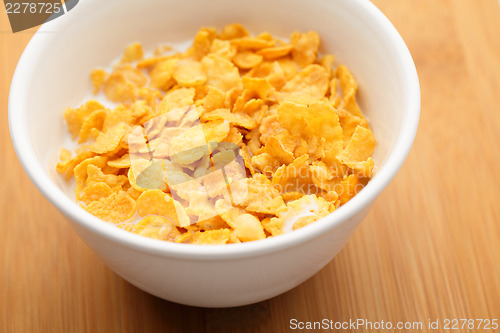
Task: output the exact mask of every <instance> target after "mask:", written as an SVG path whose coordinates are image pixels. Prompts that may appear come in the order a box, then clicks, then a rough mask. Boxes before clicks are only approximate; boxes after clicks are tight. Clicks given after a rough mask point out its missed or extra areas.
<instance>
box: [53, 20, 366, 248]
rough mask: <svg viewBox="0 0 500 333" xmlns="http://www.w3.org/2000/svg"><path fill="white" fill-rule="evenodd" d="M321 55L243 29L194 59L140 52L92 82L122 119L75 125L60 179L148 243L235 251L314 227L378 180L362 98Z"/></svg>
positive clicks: (205, 45)
mask: <svg viewBox="0 0 500 333" xmlns="http://www.w3.org/2000/svg"><path fill="white" fill-rule="evenodd" d="M319 45H320V38H319V36H318V34H317V33H316V32H314V31H310V32H308V33H300V32H294V33H292V35H291V36H290V39H289V42H285V41H282V40H279V39H277V38H274V37H273V36H271V35H270V34H269V33H267V32H264V33H261V34H260V35H258V36H251V35H250V34H249V33H248V31H247V30H246V29H245V28H244V27H243V26H241V25H239V24H230V25H227V26H225V27H224V28H223V29H222V31H220V32H217V31H216V29H214V28H202V29H201V30H199V31H198V33H197V34H196V36H195V37H194V40H193V43H192V45H191V47H189V49H188V50H187V51H185V52H177V53H175V52H174V51H173V50H172V49H171V48H169V47H165V46H160V47H158V48H157V49H156V50H155V52H154V55H153V56H151V57H146V58H145V57H144V54H143V49H142V46H141V44H139V43H134V44H131V45H129V46H128V47H127V48H126V49H125V52H124V54H123V57H122V58H121V60H120V61H119V62H118V63H117V64H115V65H114V66H113V69H112V71H111V72H108V71H106V70H103V69H95V70H93V71H92V73H91V81H92V84H93V87H94V92H95V93H100V92H101V91H102V92H104V95H105V96H106V98H107V99H108V100H109V101H111V102H115V103H116V104H117V105H118V106H116V107H115V108H107V107H104V106H103V105H102V104H101V103H99V102H98V101H96V100H90V101H88V102H87V103H85V104H84V105H82V106H80V107H78V108H75V109H73V108H68V109H66V110H65V111H64V118H65V121H66V124H67V126H68V129H69V132H70V133H71V135H72V136H73V139H75V140H76V139H78V143H79V144H80V145H79V147H78V148H77V149H76V154H75V155H73V154H72V153H71V152H70V151H68V150H67V149H64V148H63V149H62V150H61V153H60V162H59V163H58V164H57V171H58V172H59V173H61V174H62V175H64V176H65V177H66V179H67V180H69V179H71V178H72V177H74V179H75V182H76V189H75V196H76V200H77V201H78V202H79V203H80V204H81V206H82V207H83V208H84V209H86V210H87V211H88V212H90V213H91V214H93V215H95V216H97V217H99V218H101V219H102V220H105V221H109V222H112V223H114V224H116V225H117V226H118V227H121V228H124V229H126V230H128V231H131V232H133V233H136V234H139V235H143V236H146V237H150V238H155V239H161V240H166V241H172V242H178V243H193V244H227V243H240V242H246V241H253V240H259V239H264V238H267V237H271V236H276V235H280V234H282V233H284V232H287V231H288V230H292V229H293V230H295V229H298V228H301V227H304V226H306V225H308V224H310V223H312V222H314V221H316V220H318V219H320V218H322V217H324V216H326V215H328V214H329V213H331V212H333V211H334V210H335V209H337V208H338V207H339V206H341V205H343V204H344V203H346V202H347V201H348V200H350V199H351V198H352V197H353V196H354V195H356V193H358V192H359V191H360V190H361V189H362V188H363V186H365V185H366V183H367V182H368V180H369V179H370V177H371V176H372V173H373V168H374V162H373V159H372V157H371V156H372V154H373V150H374V147H375V139H374V136H373V134H372V131H371V130H370V127H369V125H368V122H367V120H366V119H365V117H364V116H363V114H362V112H361V110H360V108H359V107H358V104H357V103H356V92H357V84H356V82H355V80H354V78H353V76H352V74H351V73H350V72H349V70H348V69H347V68H346V67H345V66H343V65H340V66H337V67H335V66H334V56H332V55H329V54H326V55H323V56H322V57H320V58H318V48H319ZM238 161H240V162H241V163H238ZM216 170H218V171H219V173H217V172H215V171H216ZM222 171H223V172H222ZM221 174H222V175H223V177H222V176H221ZM174 190H175V191H174Z"/></svg>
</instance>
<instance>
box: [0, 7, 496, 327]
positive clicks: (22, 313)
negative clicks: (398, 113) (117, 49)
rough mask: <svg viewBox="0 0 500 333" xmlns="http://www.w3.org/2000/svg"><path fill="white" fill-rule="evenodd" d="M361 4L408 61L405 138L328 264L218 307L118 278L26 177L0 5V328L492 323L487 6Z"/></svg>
mask: <svg viewBox="0 0 500 333" xmlns="http://www.w3.org/2000/svg"><path fill="white" fill-rule="evenodd" d="M374 3H375V4H376V5H377V6H379V8H380V9H381V10H382V11H383V12H384V13H385V14H386V15H387V16H388V17H389V19H390V20H391V21H392V22H393V23H394V25H395V26H396V28H397V29H398V30H399V31H400V33H401V35H402V36H403V38H404V39H405V41H406V43H407V45H408V47H409V49H410V51H411V53H412V55H413V57H414V60H415V63H416V66H417V70H418V73H419V77H420V81H421V88H422V112H421V119H420V125H419V132H418V134H417V138H416V140H415V144H414V146H413V149H412V151H411V153H410V155H409V157H408V159H407V161H406V163H405V165H404V166H403V168H402V170H401V171H400V173H399V174H398V175H397V176H396V178H395V179H394V181H393V182H392V183H391V184H390V185H389V187H388V188H387V189H386V190H385V191H384V193H383V194H382V195H381V196H380V197H379V199H378V200H377V202H376V203H375V205H374V208H373V210H372V211H371V213H370V214H369V215H368V217H367V218H366V220H365V221H364V222H363V224H362V225H361V227H360V228H359V229H358V230H357V232H356V233H355V235H354V236H353V238H352V239H351V240H350V241H349V243H348V244H347V246H346V247H345V248H344V250H343V251H342V252H341V253H340V254H339V255H338V256H337V257H336V258H335V259H334V260H333V261H332V262H331V263H330V264H328V265H327V266H326V267H325V268H324V269H323V270H322V271H320V272H319V273H318V274H317V275H315V276H314V277H313V278H311V279H310V280H308V281H307V282H305V283H304V284H302V285H300V286H299V287H297V288H295V289H293V290H291V291H289V292H287V293H285V294H283V295H281V296H278V297H275V298H273V299H271V300H268V301H264V302H261V303H258V304H255V305H250V306H245V307H241V308H231V309H203V308H194V307H188V306H182V305H178V304H174V303H170V302H167V301H163V300H161V299H158V298H155V297H153V296H150V295H149V294H147V293H145V292H142V291H140V290H138V289H137V288H135V287H133V286H131V285H130V284H129V283H127V282H125V281H124V280H122V279H121V278H120V277H118V276H117V275H115V274H114V273H113V272H112V271H111V270H109V269H108V268H107V267H106V266H104V264H103V263H102V262H101V261H100V260H99V259H98V258H97V256H96V255H94V254H93V253H92V252H91V251H90V250H89V249H88V248H87V247H86V246H85V245H84V244H83V243H82V241H80V240H79V238H78V237H77V236H76V235H75V234H74V233H73V231H72V230H71V229H70V227H69V225H68V224H66V222H65V221H64V219H63V217H62V216H61V214H59V213H58V212H57V210H56V209H55V208H54V207H52V206H51V205H50V204H49V202H48V201H47V200H46V199H45V198H44V197H43V196H42V195H41V194H40V193H39V192H38V191H37V190H36V189H35V187H34V186H33V185H32V183H31V182H30V181H29V179H28V177H27V176H26V175H25V173H24V171H23V170H22V168H21V166H20V164H19V162H18V160H17V158H16V156H15V153H14V149H13V147H12V144H11V142H10V136H9V130H8V123H7V99H8V90H9V86H10V80H11V78H12V75H13V72H14V69H15V66H16V63H17V61H18V59H19V57H20V55H21V53H22V51H23V49H24V47H25V45H26V44H27V42H28V41H29V39H30V38H31V36H32V34H33V32H34V30H29V31H27V32H20V33H17V34H15V35H13V34H12V33H11V32H10V27H9V25H8V22H7V17H6V14H5V12H3V8H2V13H0V110H1V112H2V117H1V120H0V126H1V127H0V145H1V150H0V152H1V163H0V175H1V177H2V185H1V187H0V204H1V209H0V332H160V331H161V332H183V331H184V332H273V333H274V332H289V331H304V332H305V331H307V332H313V331H314V332H323V331H325V332H326V331H329V330H321V329H316V330H299V329H297V330H292V328H294V327H292V326H293V323H298V322H307V321H321V320H323V319H326V320H332V321H334V322H349V320H351V321H353V320H354V321H356V320H361V319H363V320H366V321H370V322H371V323H372V325H375V326H373V327H376V325H377V324H376V323H377V322H378V323H380V322H381V321H382V320H383V321H384V322H391V323H394V325H395V324H396V323H397V322H403V323H410V324H411V323H414V322H415V323H417V322H420V323H422V329H408V330H404V329H400V330H392V331H394V332H396V331H398V332H494V331H498V332H500V329H497V330H493V329H489V330H483V329H477V325H478V323H479V320H480V319H490V320H491V319H497V321H500V204H499V202H500V149H499V148H498V145H499V143H500V107H499V106H500V103H499V102H498V100H499V99H498V96H499V93H500V5H499V3H498V2H497V1H496V0H476V1H473V0H419V1H414V0H375V1H374ZM453 319H457V320H460V319H475V320H476V321H475V325H476V326H475V327H476V329H469V328H467V325H466V326H465V327H464V328H460V327H461V326H462V323H461V322H459V329H458V330H445V329H444V325H445V323H446V320H449V321H450V323H449V328H452V326H453V322H452V320H453ZM293 320H296V322H295V321H293ZM429 320H430V323H435V322H436V321H438V324H439V325H440V327H439V329H433V328H429ZM484 323H485V322H483V326H482V327H484ZM414 327H415V326H414ZM431 327H435V326H432V325H431ZM491 327H492V325H490V328H491ZM330 331H333V330H330ZM342 331H343V332H375V331H380V332H384V331H389V330H384V329H379V330H376V329H368V328H367V327H359V328H358V329H357V330H354V329H352V327H351V328H347V329H345V330H342Z"/></svg>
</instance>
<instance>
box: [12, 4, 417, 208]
mask: <svg viewBox="0 0 500 333" xmlns="http://www.w3.org/2000/svg"><path fill="white" fill-rule="evenodd" d="M233 22H238V23H241V24H243V25H245V26H246V27H247V29H249V30H250V31H251V32H253V33H260V32H262V31H269V32H270V33H272V34H273V35H276V36H280V37H283V38H287V37H288V36H289V35H290V33H291V32H292V31H294V30H298V31H302V32H306V31H309V30H315V31H317V32H318V33H319V34H320V36H321V38H322V44H321V51H322V52H325V53H326V52H327V53H332V54H334V55H335V56H336V64H346V65H347V66H348V68H349V69H350V70H351V72H352V73H353V74H354V76H355V78H356V80H357V82H358V84H359V96H358V102H359V103H360V105H361V107H362V110H363V111H364V113H365V114H366V116H367V118H368V119H369V120H370V124H371V126H372V129H373V132H374V134H375V137H376V139H377V142H378V144H377V148H376V151H375V155H374V159H375V161H376V166H377V168H378V170H379V171H380V170H382V169H383V168H384V165H385V164H386V162H387V161H388V159H389V157H390V154H391V152H392V151H393V148H394V147H395V145H396V143H397V141H398V137H399V136H400V135H401V134H402V130H403V129H404V124H405V122H406V121H407V117H408V112H409V111H408V110H409V109H412V108H413V109H415V110H417V112H418V106H412V105H409V103H412V101H411V99H410V98H409V94H411V93H412V89H413V90H415V89H414V88H415V82H414V81H415V78H416V75H415V77H412V76H411V75H413V74H414V73H410V74H409V69H408V68H410V69H411V68H414V67H412V66H413V63H411V58H410V57H409V53H408V54H407V49H406V47H405V46H404V43H403V42H402V40H400V37H399V35H398V34H397V32H396V31H395V29H394V28H393V27H392V26H391V25H390V23H389V22H388V21H387V20H386V19H385V17H384V16H383V15H382V14H381V13H380V12H378V10H376V9H375V7H374V6H373V5H372V4H371V3H370V2H369V1H365V0H345V1H344V0H329V1H326V0H307V1H305V0H244V1H233V0H211V1H202V0H190V1H175V0H167V1H161V2H160V1H155V0H142V1H135V0H121V1H98V0H86V1H81V2H80V3H79V4H78V5H77V6H76V7H75V8H74V9H73V10H72V11H70V12H69V13H68V14H66V15H63V16H62V17H61V18H59V19H56V20H54V21H51V22H48V23H47V24H45V25H44V26H43V27H42V28H41V29H40V30H39V31H38V32H37V34H36V35H35V36H34V38H33V40H32V42H31V44H30V46H29V47H28V49H27V50H26V52H25V54H24V55H23V59H21V62H20V64H22V65H23V67H24V68H22V69H20V70H19V69H18V70H19V72H20V73H19V75H16V76H17V77H16V80H15V81H16V82H15V85H14V86H13V90H12V92H13V94H12V93H11V101H10V107H11V109H12V110H11V113H12V112H21V113H22V115H20V119H22V120H21V121H22V122H23V123H22V124H21V125H19V124H15V126H25V128H23V129H21V130H19V131H21V132H23V131H26V132H27V133H29V136H28V141H29V145H31V146H32V149H33V152H34V156H35V158H36V162H37V163H39V164H40V166H41V168H42V170H43V172H44V173H45V175H46V176H48V177H49V178H50V179H52V181H53V182H54V183H55V184H56V185H57V187H59V188H60V189H61V190H62V191H64V192H65V193H66V195H67V196H69V197H70V198H74V194H73V191H72V190H71V186H68V184H67V183H65V182H64V181H63V180H62V178H61V177H59V176H58V175H57V174H56V173H55V171H54V167H55V163H56V162H57V154H58V151H59V149H60V148H61V147H72V146H74V144H73V143H72V142H71V139H70V137H69V134H68V132H67V128H66V126H65V124H64V120H63V115H62V112H63V110H64V109H65V108H66V107H76V106H78V105H80V104H81V103H82V102H84V101H85V100H87V99H89V98H91V97H93V96H92V95H91V90H92V87H91V83H90V79H89V73H90V71H91V70H92V69H93V68H95V67H107V66H109V65H110V64H111V63H112V62H113V61H114V60H115V59H117V57H119V56H120V55H121V52H122V51H123V49H124V47H125V46H126V45H127V44H129V43H131V42H133V41H139V42H141V43H142V44H143V46H144V49H145V50H146V51H151V50H153V49H154V47H155V46H156V45H158V44H160V43H162V44H169V45H174V46H176V45H183V42H186V41H187V40H190V39H192V37H193V36H194V35H195V33H196V31H197V30H198V29H199V28H200V27H202V26H215V27H218V28H220V27H222V26H223V25H225V24H228V23H233ZM398 38H399V39H398ZM409 62H410V63H411V64H410V63H409ZM16 74H17V73H16ZM412 85H413V86H412ZM20 87H22V88H20ZM20 90H22V91H20ZM417 90H418V83H417ZM413 92H414V91H413ZM12 96H14V99H13V97H12ZM413 102H415V99H414V100H413ZM417 119H418V115H417ZM11 125H12V124H11ZM414 126H415V128H416V124H414ZM412 130H413V129H412ZM409 145H411V141H410V142H409V144H408V147H407V149H409ZM18 154H23V152H20V151H18ZM402 158H403V159H404V156H403V157H402ZM401 162H402V160H401ZM396 169H397V168H396ZM378 176H379V175H378V174H377V175H375V178H377V177H378ZM32 178H33V177H32ZM75 209H78V208H76V206H75Z"/></svg>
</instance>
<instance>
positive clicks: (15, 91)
mask: <svg viewBox="0 0 500 333" xmlns="http://www.w3.org/2000/svg"><path fill="white" fill-rule="evenodd" d="M349 2H350V5H351V6H355V7H356V10H359V11H363V12H365V13H364V14H365V15H369V16H371V17H372V18H373V20H375V21H376V22H377V23H378V24H379V25H380V27H381V29H382V30H383V33H384V34H385V35H387V36H388V37H389V38H390V40H391V42H392V44H393V47H394V49H395V51H396V52H397V53H398V58H399V59H401V62H402V64H403V66H402V68H403V70H404V76H405V77H406V79H407V83H408V84H407V87H406V88H407V89H406V90H407V91H406V93H407V100H406V105H407V109H406V110H405V113H404V117H403V119H402V124H401V128H400V131H399V134H398V137H397V139H396V143H395V145H394V147H393V149H392V151H391V152H390V154H389V157H388V158H387V160H386V162H385V164H384V166H383V167H381V168H380V169H379V170H378V171H377V174H376V176H375V177H373V179H371V180H370V182H368V184H367V186H366V187H365V188H363V190H362V191H360V192H359V193H358V194H357V195H356V196H355V197H354V198H352V199H351V200H350V201H349V202H347V203H346V204H345V205H343V206H342V207H340V208H338V209H337V210H336V211H335V212H333V213H331V214H329V215H327V216H326V217H324V218H323V219H321V222H319V221H318V222H316V223H313V224H311V225H308V226H307V227H304V228H301V229H300V230H299V231H295V232H291V233H286V234H284V235H280V236H275V237H271V238H267V239H264V240H259V241H253V242H247V243H241V244H226V245H223V246H217V245H215V246H214V245H196V246H194V245H192V244H177V243H171V242H166V241H161V240H155V239H149V238H146V237H142V236H139V235H136V234H133V233H131V232H128V231H125V230H123V229H120V228H117V227H115V226H114V225H112V224H111V223H102V222H103V221H102V220H100V219H99V218H97V217H95V216H93V215H91V214H90V213H88V212H86V211H85V210H84V209H82V208H80V207H79V206H78V204H77V203H76V202H75V201H73V200H72V199H70V198H69V197H67V196H66V195H65V194H64V193H63V192H62V190H61V189H59V188H58V187H57V186H56V184H55V183H54V182H53V181H52V180H51V179H50V177H49V176H48V175H47V174H46V173H45V172H44V171H43V167H42V166H41V164H40V162H39V161H38V159H37V157H36V155H35V152H34V150H33V147H32V145H31V142H30V138H29V133H28V128H27V123H26V113H25V110H26V102H25V101H26V98H27V92H26V90H25V89H23V88H22V87H23V81H26V80H29V78H30V77H31V75H32V74H33V73H34V72H35V71H36V68H35V66H34V65H33V62H32V61H31V58H32V57H36V54H37V53H38V54H40V53H41V54H43V51H44V49H45V48H46V47H47V45H49V44H50V41H51V40H52V39H53V38H55V36H50V34H47V33H45V32H47V31H48V29H49V28H48V27H47V26H46V25H43V26H42V27H40V29H39V30H38V31H37V32H36V33H35V35H34V36H33V37H32V39H31V40H30V42H29V44H28V45H27V47H26V49H25V50H24V52H23V54H22V56H21V58H20V60H19V62H18V64H17V67H16V70H15V73H14V76H13V79H12V82H11V87H10V93H9V103H8V109H9V111H8V118H9V128H10V133H11V139H12V142H13V145H14V149H15V151H16V154H17V156H18V159H19V161H20V162H21V165H22V166H23V168H24V170H25V172H26V173H27V174H28V176H29V178H30V179H31V181H32V182H33V183H34V184H35V186H36V187H37V188H38V190H39V191H40V192H41V193H42V194H43V195H44V196H45V197H46V198H47V199H48V200H49V201H50V202H51V203H52V204H53V205H54V206H55V207H56V208H57V209H58V210H59V211H61V212H62V213H63V214H64V215H65V216H66V217H68V218H69V219H71V220H73V221H75V222H76V223H77V224H78V225H79V226H81V227H83V228H85V229H86V230H88V231H90V232H92V233H95V234H97V235H99V236H100V237H101V238H105V239H107V240H109V241H111V242H113V243H117V244H119V245H122V246H125V247H128V248H132V249H135V250H137V251H140V252H146V253H148V254H149V255H155V256H162V257H175V258H179V259H191V260H201V259H203V260H228V259H235V258H247V257H254V256H259V255H265V254H267V253H271V252H277V251H281V250H284V249H287V248H290V247H294V246H296V245H299V244H302V243H304V242H307V241H309V240H311V239H313V238H316V237H319V236H320V235H322V234H324V233H326V232H327V231H328V230H329V229H332V228H334V227H336V226H338V225H340V224H342V223H344V222H346V221H348V220H349V219H350V218H352V217H353V216H354V215H355V214H357V213H358V212H360V211H361V210H362V209H363V208H365V207H368V206H370V204H371V203H372V201H374V200H375V199H376V197H377V196H378V195H379V194H380V193H381V192H382V190H383V189H384V188H385V187H386V186H387V185H388V184H389V182H390V181H391V180H392V179H393V177H394V176H395V175H396V173H397V172H398V171H399V169H400V168H401V166H402V164H403V162H404V160H405V159H406V156H407V155H408V153H409V151H410V148H411V146H412V144H413V140H414V138H415V135H416V131H417V127H418V121H419V115H420V85H419V80H418V76H417V71H416V68H415V64H414V62H413V59H412V57H411V54H410V52H409V50H408V48H407V46H406V44H405V43H404V41H403V39H402V37H401V36H400V35H399V33H398V31H397V30H396V28H395V27H394V26H393V25H392V23H391V22H390V21H389V19H388V18H387V17H386V16H385V15H384V14H383V13H382V12H381V11H380V10H379V9H378V8H377V7H376V6H375V5H374V4H372V3H371V2H370V1H369V0H349ZM55 22H56V23H54V21H52V22H51V25H50V29H53V28H54V26H55V25H56V26H57V25H64V24H67V20H60V19H58V20H55ZM44 33H45V34H44ZM42 34H43V35H44V36H43V37H44V38H40V36H41V35H42ZM47 38H48V39H47ZM51 38H52V39H51Z"/></svg>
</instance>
